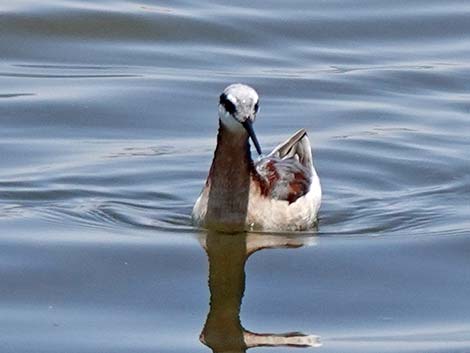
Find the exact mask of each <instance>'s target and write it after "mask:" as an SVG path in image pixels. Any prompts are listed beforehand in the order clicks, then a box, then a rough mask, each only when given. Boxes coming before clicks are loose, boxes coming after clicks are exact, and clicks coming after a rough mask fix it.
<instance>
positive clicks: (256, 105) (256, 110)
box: [255, 102, 259, 114]
mask: <svg viewBox="0 0 470 353" xmlns="http://www.w3.org/2000/svg"><path fill="white" fill-rule="evenodd" d="M258 109H259V102H256V104H255V114H256V113H258Z"/></svg>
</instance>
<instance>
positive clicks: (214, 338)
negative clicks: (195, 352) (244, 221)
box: [200, 232, 320, 353]
mask: <svg viewBox="0 0 470 353" xmlns="http://www.w3.org/2000/svg"><path fill="white" fill-rule="evenodd" d="M312 241H313V240H312V238H308V237H288V236H281V235H266V234H250V233H247V234H236V235H233V234H220V233H216V232H210V233H207V234H205V235H203V236H201V238H200V242H201V244H202V246H203V247H204V249H205V250H206V252H207V256H208V258H209V289H210V309H209V313H208V315H207V319H206V323H205V325H204V328H203V330H202V332H201V335H200V340H201V342H202V343H204V344H205V345H206V346H208V347H210V348H211V349H212V351H213V352H215V353H228V352H231V353H235V352H246V351H247V350H248V349H249V348H253V347H263V346H271V347H275V346H289V347H317V346H320V341H319V339H318V337H316V336H312V335H306V334H303V333H299V332H289V333H282V334H272V333H254V332H250V331H248V330H245V329H244V328H243V326H242V324H241V321H240V307H241V303H242V297H243V293H244V291H245V264H246V261H247V259H248V257H249V256H250V255H252V254H253V253H255V252H256V251H258V250H261V249H271V248H298V247H301V246H304V245H306V244H309V243H312Z"/></svg>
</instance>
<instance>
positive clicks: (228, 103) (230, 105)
mask: <svg viewBox="0 0 470 353" xmlns="http://www.w3.org/2000/svg"><path fill="white" fill-rule="evenodd" d="M219 103H220V104H222V105H223V106H224V108H225V110H226V111H228V112H229V113H230V114H232V115H233V114H234V113H235V112H236V111H237V108H236V107H235V104H233V103H232V102H231V101H230V100H229V99H228V98H227V96H226V95H225V93H222V94H221V95H220V100H219Z"/></svg>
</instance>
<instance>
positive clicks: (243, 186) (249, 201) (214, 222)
mask: <svg viewBox="0 0 470 353" xmlns="http://www.w3.org/2000/svg"><path fill="white" fill-rule="evenodd" d="M258 104H259V99H258V94H257V93H256V91H255V90H254V89H253V88H251V87H249V86H246V85H242V84H232V85H230V86H228V87H227V88H225V90H224V91H223V93H222V94H221V95H220V101H219V133H218V135H217V147H216V149H215V153H214V159H213V161H212V165H211V168H210V170H209V175H208V177H207V180H206V184H205V186H204V188H203V190H202V192H201V195H200V196H199V198H198V199H197V201H196V204H195V205H194V208H193V212H192V217H193V221H194V223H195V224H196V225H198V226H202V227H205V228H208V229H215V230H219V231H225V232H238V231H244V230H272V231H283V230H305V229H308V228H311V227H312V226H313V225H314V224H315V222H316V219H317V213H318V209H319V208H320V203H321V186H320V180H319V178H318V175H317V173H316V171H315V168H314V167H313V162H312V150H311V147H310V142H309V140H308V137H307V133H306V131H305V130H304V129H301V130H299V131H297V132H296V133H295V134H294V135H292V136H291V137H290V138H289V139H287V140H286V141H285V142H283V143H281V144H280V145H278V146H277V147H276V148H275V149H274V150H273V151H272V152H271V153H270V154H269V155H267V156H263V155H262V152H261V147H260V145H259V143H258V139H257V138H256V135H255V133H254V130H253V125H252V124H253V122H254V121H255V118H256V114H257V112H258V108H259V105H258ZM249 138H251V140H252V141H253V143H254V146H255V148H256V150H257V152H258V154H259V155H260V158H259V159H258V160H256V161H253V160H252V159H251V153H250V144H249V142H248V139H249Z"/></svg>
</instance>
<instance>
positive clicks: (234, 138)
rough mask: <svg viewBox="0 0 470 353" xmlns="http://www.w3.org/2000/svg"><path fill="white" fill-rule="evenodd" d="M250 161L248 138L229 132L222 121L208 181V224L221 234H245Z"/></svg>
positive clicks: (244, 134)
mask: <svg viewBox="0 0 470 353" xmlns="http://www.w3.org/2000/svg"><path fill="white" fill-rule="evenodd" d="M252 166H253V161H252V159H251V153H250V145H249V143H248V134H247V133H246V132H245V131H241V132H240V131H233V130H229V129H228V128H227V127H226V126H224V124H223V123H222V122H221V121H220V120H219V132H218V134H217V147H216V149H215V153H214V159H213V161H212V166H211V168H210V171H209V176H208V178H207V186H208V187H209V199H208V205H207V215H206V223H209V224H207V226H208V227H210V228H215V229H220V230H227V229H228V230H232V231H239V230H243V228H244V225H245V220H246V215H247V210H248V197H249V191H250V178H251V170H252Z"/></svg>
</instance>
